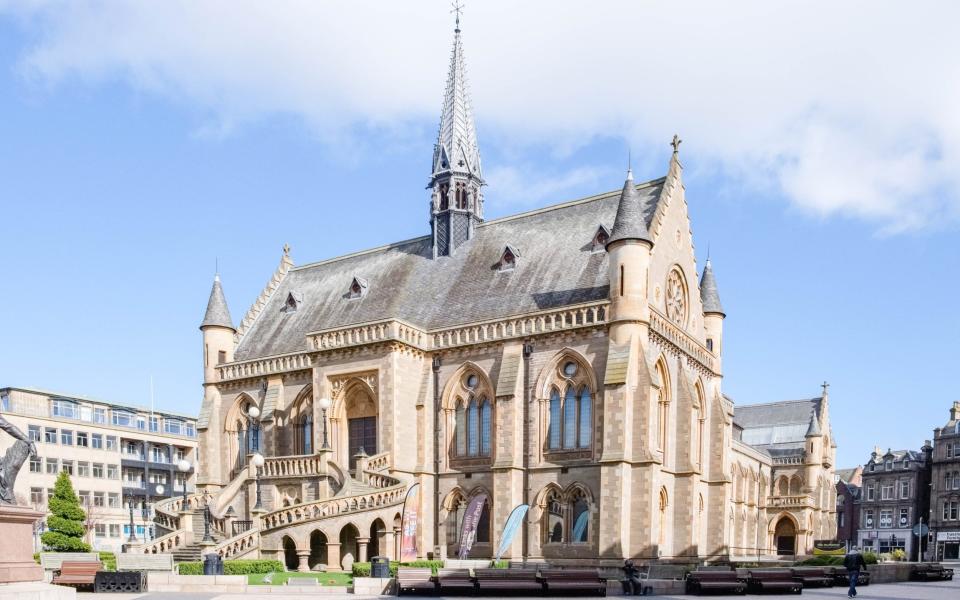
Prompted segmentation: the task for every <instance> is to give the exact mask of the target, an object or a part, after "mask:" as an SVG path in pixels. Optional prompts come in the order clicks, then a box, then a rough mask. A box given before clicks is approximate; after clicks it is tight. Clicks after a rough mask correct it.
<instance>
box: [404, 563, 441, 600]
mask: <svg viewBox="0 0 960 600" xmlns="http://www.w3.org/2000/svg"><path fill="white" fill-rule="evenodd" d="M436 591H437V582H436V581H435V580H434V578H433V571H432V570H430V569H413V568H410V567H400V568H398V569H397V592H398V593H399V594H402V593H404V592H413V593H419V592H425V593H429V594H432V593H434V592H436Z"/></svg>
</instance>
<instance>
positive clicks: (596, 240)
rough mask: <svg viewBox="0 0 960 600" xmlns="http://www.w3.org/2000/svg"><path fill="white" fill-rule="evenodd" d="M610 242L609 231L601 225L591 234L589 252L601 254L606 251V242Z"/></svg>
mask: <svg viewBox="0 0 960 600" xmlns="http://www.w3.org/2000/svg"><path fill="white" fill-rule="evenodd" d="M608 241H610V231H609V230H608V229H607V228H606V227H604V226H603V225H601V226H600V227H598V228H597V232H596V233H594V234H593V242H591V252H603V251H604V250H606V249H607V242H608Z"/></svg>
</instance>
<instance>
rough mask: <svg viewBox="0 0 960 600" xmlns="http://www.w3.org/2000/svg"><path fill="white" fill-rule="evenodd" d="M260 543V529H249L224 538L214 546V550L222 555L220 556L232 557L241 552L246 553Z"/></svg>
mask: <svg viewBox="0 0 960 600" xmlns="http://www.w3.org/2000/svg"><path fill="white" fill-rule="evenodd" d="M259 544H260V530H259V529H248V530H247V531H244V532H241V533H238V534H237V535H235V536H233V537H231V538H229V539H226V540H223V541H222V542H220V543H219V544H217V545H216V546H214V548H213V552H215V553H217V554H219V555H220V558H230V557H233V556H237V555H240V554H246V553H247V552H249V551H250V550H253V549H254V548H256V547H257V546H258V545H259Z"/></svg>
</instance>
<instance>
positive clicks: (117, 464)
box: [0, 387, 197, 551]
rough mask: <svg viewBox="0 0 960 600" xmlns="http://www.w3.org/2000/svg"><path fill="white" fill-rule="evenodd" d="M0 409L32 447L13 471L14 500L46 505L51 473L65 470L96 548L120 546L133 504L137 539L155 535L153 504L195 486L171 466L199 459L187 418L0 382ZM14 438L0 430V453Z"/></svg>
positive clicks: (193, 422) (126, 536) (191, 422)
mask: <svg viewBox="0 0 960 600" xmlns="http://www.w3.org/2000/svg"><path fill="white" fill-rule="evenodd" d="M0 413H3V417H4V418H5V419H6V420H7V421H9V422H10V423H12V424H13V425H15V426H17V427H18V428H19V429H20V430H21V431H23V432H24V433H25V434H27V435H28V436H29V438H30V439H31V440H32V441H33V442H35V443H36V445H37V456H36V457H32V458H30V459H29V461H28V464H25V465H24V467H23V469H22V470H21V471H20V474H19V475H18V477H17V480H16V485H15V487H14V493H15V494H16V496H17V497H18V499H19V500H21V501H22V502H24V503H27V504H29V505H31V506H33V507H34V508H35V509H37V510H40V511H46V510H47V501H48V500H49V498H50V497H51V496H52V495H53V485H54V482H55V481H56V478H57V475H58V474H59V473H60V472H61V471H66V472H67V473H68V474H69V475H70V480H71V482H72V483H73V487H74V490H75V491H76V492H77V494H78V496H79V497H80V501H81V503H82V504H83V505H84V509H85V510H86V512H87V523H86V525H87V527H88V539H87V541H88V542H89V543H90V544H91V545H93V547H94V548H97V549H99V550H104V551H119V550H120V549H121V547H122V545H124V544H126V543H127V542H128V540H129V538H130V506H131V504H132V505H133V506H134V513H133V514H134V534H135V537H136V540H137V541H138V542H141V543H142V542H144V541H145V540H149V539H151V538H153V537H154V535H155V529H154V527H155V525H154V522H153V519H154V516H153V506H154V504H155V503H156V502H158V501H160V500H163V499H169V498H170V497H171V496H172V495H173V494H175V493H176V494H181V493H182V492H183V486H184V483H186V486H187V492H188V493H190V492H194V491H195V477H196V473H195V471H190V472H188V473H187V474H186V476H185V475H184V474H183V473H181V472H180V471H179V470H177V469H176V467H175V465H176V464H177V463H178V461H180V460H187V461H189V462H190V463H196V462H197V430H196V419H195V418H193V417H188V416H185V415H180V414H176V413H172V412H169V411H150V410H149V409H145V408H139V407H133V406H128V405H122V404H116V403H110V402H102V401H99V400H93V399H90V398H85V397H82V396H74V395H65V394H57V393H54V392H48V391H43V390H38V389H30V388H17V387H5V388H0ZM13 442H14V440H13V439H12V438H11V437H10V436H7V435H0V454H3V453H4V452H5V451H6V450H7V448H9V447H10V446H11V445H12V444H13ZM157 486H162V488H158V487H157ZM44 527H45V522H42V523H41V529H40V530H41V531H42V530H43V528H44Z"/></svg>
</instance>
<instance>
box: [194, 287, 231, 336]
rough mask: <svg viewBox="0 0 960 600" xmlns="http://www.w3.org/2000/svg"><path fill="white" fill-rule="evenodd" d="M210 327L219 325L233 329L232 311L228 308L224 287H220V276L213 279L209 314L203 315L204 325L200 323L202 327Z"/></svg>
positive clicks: (208, 303) (208, 302)
mask: <svg viewBox="0 0 960 600" xmlns="http://www.w3.org/2000/svg"><path fill="white" fill-rule="evenodd" d="M208 325H217V326H220V327H229V328H230V329H233V321H232V320H231V319H230V309H229V308H227V299H226V298H225V297H224V295H223V287H222V286H221V285H220V276H219V275H216V276H214V278H213V287H212V288H211V289H210V299H209V300H207V312H206V314H204V315H203V323H200V327H206V326H208Z"/></svg>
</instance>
